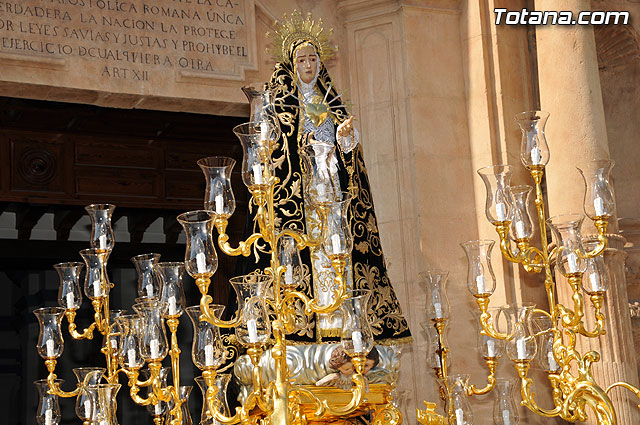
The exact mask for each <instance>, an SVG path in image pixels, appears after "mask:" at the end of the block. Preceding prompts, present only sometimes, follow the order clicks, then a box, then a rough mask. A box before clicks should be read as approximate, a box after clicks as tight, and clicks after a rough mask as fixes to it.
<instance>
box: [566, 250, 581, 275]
mask: <svg viewBox="0 0 640 425" xmlns="http://www.w3.org/2000/svg"><path fill="white" fill-rule="evenodd" d="M567 264H568V266H569V273H578V257H576V254H574V253H573V252H571V253H569V254H567Z"/></svg>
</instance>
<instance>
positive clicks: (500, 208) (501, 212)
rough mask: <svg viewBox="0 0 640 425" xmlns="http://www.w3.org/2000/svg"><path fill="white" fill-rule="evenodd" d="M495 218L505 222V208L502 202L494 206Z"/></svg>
mask: <svg viewBox="0 0 640 425" xmlns="http://www.w3.org/2000/svg"><path fill="white" fill-rule="evenodd" d="M496 216H497V218H498V221H507V206H506V205H505V204H504V202H498V203H497V204H496Z"/></svg>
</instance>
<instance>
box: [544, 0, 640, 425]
mask: <svg viewBox="0 0 640 425" xmlns="http://www.w3.org/2000/svg"><path fill="white" fill-rule="evenodd" d="M535 6H536V10H539V11H544V10H553V11H560V10H563V11H564V10H572V11H573V12H574V16H575V15H576V13H577V12H578V11H580V10H590V8H591V4H590V2H589V1H588V0H561V1H557V0H536V2H535ZM536 40H537V49H538V75H539V86H540V103H541V108H542V109H543V110H545V111H548V112H549V113H550V114H551V115H550V118H549V121H548V124H547V132H546V134H547V141H548V142H549V147H550V150H551V161H550V163H549V166H548V168H547V193H548V204H549V214H550V216H554V215H558V214H566V213H576V212H578V213H580V212H582V211H583V196H584V184H583V182H582V178H581V177H580V175H579V173H578V171H577V170H576V166H580V164H584V163H586V162H587V161H590V160H593V159H607V158H609V147H608V140H607V131H606V125H605V117H604V108H603V104H602V92H601V89H600V79H599V74H598V62H597V58H596V48H595V40H594V35H593V29H592V27H588V26H577V25H575V26H560V25H554V26H552V25H548V26H545V27H542V26H540V27H537V28H536ZM587 221H589V220H587ZM612 221H613V220H612ZM611 227H612V228H610V231H615V226H611ZM593 229H594V228H593V225H592V224H591V223H590V222H589V223H587V225H585V228H584V230H583V232H584V233H587V234H588V233H593ZM609 239H610V249H609V250H608V251H607V254H606V255H605V257H606V258H607V259H608V263H609V267H610V274H611V281H612V287H611V289H610V290H609V291H608V293H607V295H606V308H605V314H606V315H607V319H608V321H607V334H606V335H605V336H603V337H600V338H599V339H597V340H590V341H586V339H585V338H581V341H579V345H578V349H579V351H580V352H581V353H584V352H586V351H588V350H596V351H598V352H600V353H601V354H602V359H601V361H600V362H599V363H596V364H595V365H594V372H595V373H594V375H595V378H596V380H597V382H598V383H600V384H601V385H603V386H605V387H606V386H607V385H609V384H611V383H613V382H616V381H619V380H625V381H628V382H630V383H632V384H635V385H637V381H638V379H637V366H636V364H635V360H634V352H633V345H632V335H631V322H630V317H629V307H628V296H627V292H626V282H625V276H624V262H623V260H622V258H623V257H622V253H621V252H620V251H621V249H622V245H621V243H622V242H621V239H620V238H618V237H617V236H616V235H613V236H612V237H610V238H609ZM558 283H559V285H558V298H559V301H560V302H562V303H563V304H565V305H570V304H569V302H570V299H571V298H570V296H571V291H570V289H569V287H568V285H567V284H566V282H565V281H564V280H558ZM586 304H589V302H588V301H587V302H586ZM587 311H589V310H588V309H587ZM589 313H590V311H589ZM610 396H611V397H612V399H613V401H614V404H615V405H616V410H617V414H618V423H620V424H632V423H634V424H635V423H640V412H639V411H638V409H637V408H636V407H634V405H633V404H631V403H630V401H629V400H630V398H629V397H628V394H627V393H624V392H621V391H619V390H614V391H613V392H612V394H610ZM636 404H637V403H636ZM588 413H589V415H590V416H591V417H593V413H592V412H588ZM592 423H595V421H594V422H592Z"/></svg>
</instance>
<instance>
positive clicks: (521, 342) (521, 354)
mask: <svg viewBox="0 0 640 425" xmlns="http://www.w3.org/2000/svg"><path fill="white" fill-rule="evenodd" d="M516 351H517V356H516V357H517V358H518V360H524V359H526V358H527V341H526V340H525V339H522V338H521V339H518V340H516Z"/></svg>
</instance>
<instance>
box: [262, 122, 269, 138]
mask: <svg viewBox="0 0 640 425" xmlns="http://www.w3.org/2000/svg"><path fill="white" fill-rule="evenodd" d="M268 133H269V124H267V123H266V122H261V123H260V140H261V141H264V140H267V138H268V136H269V134H268Z"/></svg>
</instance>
